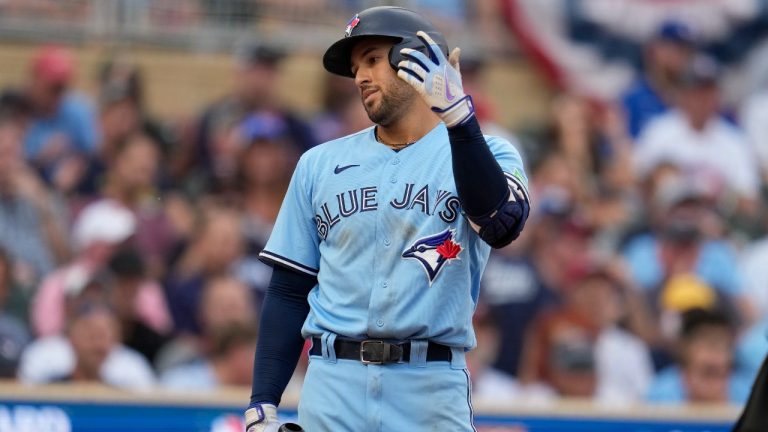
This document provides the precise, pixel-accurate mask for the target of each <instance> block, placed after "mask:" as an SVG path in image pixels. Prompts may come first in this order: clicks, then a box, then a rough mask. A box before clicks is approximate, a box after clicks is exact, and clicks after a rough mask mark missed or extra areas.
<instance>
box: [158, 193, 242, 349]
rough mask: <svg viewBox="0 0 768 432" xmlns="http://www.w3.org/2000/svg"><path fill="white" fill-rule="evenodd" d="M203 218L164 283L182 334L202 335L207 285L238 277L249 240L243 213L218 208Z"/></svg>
mask: <svg viewBox="0 0 768 432" xmlns="http://www.w3.org/2000/svg"><path fill="white" fill-rule="evenodd" d="M202 219H203V220H202V225H201V227H200V228H199V230H197V231H196V232H195V236H194V237H193V238H192V239H191V240H190V243H189V244H188V245H187V246H186V248H185V249H184V251H183V253H182V255H181V256H180V258H179V259H178V262H177V263H176V264H175V266H174V268H173V270H172V271H171V273H170V275H169V277H168V278H167V279H166V281H165V284H164V285H165V289H166V295H167V298H168V307H169V308H170V310H171V315H172V316H173V321H174V324H175V328H176V331H177V332H180V333H193V334H199V332H200V329H201V327H200V319H199V315H198V312H199V310H200V302H201V298H202V293H203V291H204V289H205V286H206V285H207V284H208V282H210V281H211V280H213V279H215V278H217V277H220V276H228V275H237V274H238V269H239V268H241V266H242V262H243V261H242V260H243V253H244V248H245V241H244V238H243V230H242V228H241V216H240V213H239V212H237V211H235V210H232V209H229V208H221V207H214V208H210V209H207V210H206V211H205V214H204V215H203V217H202Z"/></svg>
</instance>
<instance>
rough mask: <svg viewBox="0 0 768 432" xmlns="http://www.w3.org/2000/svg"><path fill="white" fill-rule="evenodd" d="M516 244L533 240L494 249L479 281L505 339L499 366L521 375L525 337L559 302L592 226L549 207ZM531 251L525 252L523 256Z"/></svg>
mask: <svg viewBox="0 0 768 432" xmlns="http://www.w3.org/2000/svg"><path fill="white" fill-rule="evenodd" d="M540 204H541V206H542V210H540V211H542V212H547V213H546V214H543V215H539V216H538V218H537V219H534V220H532V221H531V222H534V223H533V224H531V225H529V226H528V229H527V230H526V231H527V232H524V233H523V234H522V238H521V239H519V240H518V241H522V242H529V243H528V244H529V245H530V246H529V248H526V249H523V250H520V249H517V248H516V246H514V245H510V246H507V247H505V248H503V249H500V250H496V251H494V252H493V253H492V255H491V256H490V258H489V260H488V264H487V266H486V270H485V273H484V274H483V279H482V281H481V287H482V289H481V293H482V294H481V295H482V296H483V299H484V301H485V302H486V303H487V304H488V305H489V309H490V314H491V315H492V317H493V318H494V319H495V320H496V322H498V325H499V329H500V336H501V345H500V347H499V354H498V358H497V360H496V363H495V365H494V366H495V367H496V368H498V369H499V370H502V371H504V372H506V373H508V374H510V375H512V376H517V374H518V372H519V367H520V366H519V364H520V357H521V353H522V351H523V349H524V342H525V339H524V336H525V333H526V331H527V329H528V327H529V325H530V323H531V322H532V320H533V319H534V317H535V316H536V314H538V313H539V312H540V311H542V310H545V309H548V308H550V307H554V306H556V305H558V304H559V303H560V301H561V292H560V290H559V288H560V287H561V286H562V282H563V280H564V278H565V269H566V268H567V264H568V263H570V262H571V261H573V260H574V259H576V258H577V257H578V256H579V254H581V253H582V252H583V251H584V250H585V249H587V247H588V243H589V240H590V231H589V227H587V226H586V225H584V224H583V222H582V221H580V220H579V219H578V217H576V216H574V215H571V214H569V213H568V212H570V209H567V210H563V209H555V208H548V207H547V203H546V201H545V200H542V202H541V203H540ZM525 251H527V253H525Z"/></svg>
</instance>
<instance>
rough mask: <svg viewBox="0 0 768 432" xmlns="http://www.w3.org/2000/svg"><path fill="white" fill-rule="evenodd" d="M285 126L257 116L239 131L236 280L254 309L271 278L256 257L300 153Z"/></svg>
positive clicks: (272, 119) (265, 116)
mask: <svg viewBox="0 0 768 432" xmlns="http://www.w3.org/2000/svg"><path fill="white" fill-rule="evenodd" d="M358 105H359V104H358ZM286 126H287V125H286V124H285V122H284V121H283V120H282V119H281V118H280V117H275V116H272V115H269V114H264V113H261V114H253V115H251V116H249V117H247V118H246V119H245V120H244V121H243V123H242V124H241V125H240V127H239V130H240V132H239V135H240V137H241V139H242V140H243V150H242V154H241V156H240V158H239V159H240V161H239V167H238V177H239V178H240V180H239V184H240V187H239V194H238V197H237V202H238V205H239V207H240V208H241V211H242V227H243V235H244V237H245V240H246V242H245V243H246V244H245V247H246V249H245V252H246V253H245V256H244V257H243V260H242V262H241V264H240V265H239V266H238V272H237V276H238V278H240V279H241V280H242V281H244V282H246V283H247V284H248V286H250V287H251V288H252V289H254V294H255V295H256V298H255V300H256V302H257V304H258V305H260V304H261V301H262V300H263V296H264V295H265V294H266V289H267V285H268V284H269V279H270V277H271V275H272V268H271V267H269V266H267V265H266V264H264V263H262V262H261V261H260V260H259V259H258V254H259V252H261V250H262V249H263V248H264V245H266V242H267V239H268V238H269V234H270V232H272V226H273V224H274V223H275V219H276V218H277V213H278V211H279V210H280V205H281V204H282V201H283V196H284V195H285V191H286V190H287V188H288V183H289V182H290V179H291V173H292V172H293V169H294V168H295V166H296V163H297V162H298V160H299V156H300V155H301V151H302V149H301V148H299V147H298V146H297V145H296V144H295V143H294V142H293V141H292V140H291V137H290V136H289V134H288V130H287V127H286ZM258 307H259V308H260V306H258Z"/></svg>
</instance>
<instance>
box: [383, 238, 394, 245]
mask: <svg viewBox="0 0 768 432" xmlns="http://www.w3.org/2000/svg"><path fill="white" fill-rule="evenodd" d="M390 244H392V242H390V241H389V239H388V238H386V237H385V238H384V246H389V245H390Z"/></svg>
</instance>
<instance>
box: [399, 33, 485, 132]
mask: <svg viewBox="0 0 768 432" xmlns="http://www.w3.org/2000/svg"><path fill="white" fill-rule="evenodd" d="M416 36H418V38H419V39H421V41H422V42H423V43H424V46H425V47H426V48H427V50H426V51H427V54H428V55H425V54H424V53H422V52H419V51H416V50H414V49H411V48H403V49H402V50H400V53H401V54H402V55H403V56H405V58H406V59H407V60H403V61H401V62H400V63H398V65H397V66H398V69H397V76H398V77H400V79H402V80H403V81H405V82H407V83H408V84H410V85H412V86H413V88H415V89H416V91H418V92H419V94H421V96H422V97H423V98H424V100H425V101H426V102H427V105H429V106H430V108H432V111H434V112H435V113H437V115H438V116H440V118H441V119H442V120H443V122H445V124H446V126H448V127H453V126H456V125H458V124H461V123H463V122H465V121H466V120H468V119H469V118H470V117H472V116H473V115H474V113H475V109H474V106H473V105H472V98H470V97H469V96H467V95H466V94H464V86H463V85H462V83H461V72H460V69H459V56H460V55H461V50H460V49H459V48H454V49H453V51H451V53H450V55H449V57H448V58H445V54H443V52H442V51H441V50H440V47H439V46H438V45H437V44H436V43H435V41H434V40H432V38H431V37H430V36H429V35H428V34H427V33H425V32H423V31H420V32H418V33H416Z"/></svg>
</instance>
